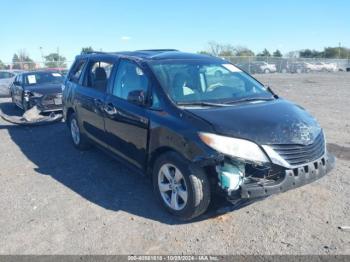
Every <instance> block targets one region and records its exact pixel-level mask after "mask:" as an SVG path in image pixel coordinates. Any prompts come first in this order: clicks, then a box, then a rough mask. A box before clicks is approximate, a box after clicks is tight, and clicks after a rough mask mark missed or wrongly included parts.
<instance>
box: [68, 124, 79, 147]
mask: <svg viewBox="0 0 350 262" xmlns="http://www.w3.org/2000/svg"><path fill="white" fill-rule="evenodd" d="M70 132H71V135H72V139H73V142H74V144H76V145H78V144H79V142H80V130H79V126H78V123H77V120H76V119H75V118H73V119H72V120H71V121H70Z"/></svg>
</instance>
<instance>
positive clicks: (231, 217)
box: [0, 73, 350, 254]
mask: <svg viewBox="0 0 350 262" xmlns="http://www.w3.org/2000/svg"><path fill="white" fill-rule="evenodd" d="M257 77H258V78H259V79H260V80H261V81H262V82H264V83H267V84H270V85H271V86H272V88H273V89H274V90H275V91H276V92H277V93H278V94H280V95H281V96H282V97H284V98H287V99H290V100H293V101H295V102H297V103H299V104H300V105H302V106H304V107H305V108H307V109H308V110H309V111H310V112H311V113H312V114H313V115H314V116H316V117H317V119H318V120H319V122H320V123H321V125H322V126H323V127H324V129H325V131H326V134H327V143H328V148H329V150H330V151H331V152H333V153H334V154H335V155H336V156H337V165H336V168H335V170H334V171H333V172H332V173H331V174H330V175H328V176H326V177H324V178H322V179H321V180H319V181H316V182H314V183H312V184H309V185H306V186H304V187H301V188H298V189H295V190H292V191H288V192H286V193H283V194H280V195H274V196H272V197H270V198H268V199H266V200H264V201H261V202H256V203H254V204H251V205H249V206H246V207H244V208H241V209H238V210H235V211H231V212H228V213H225V214H221V215H216V216H214V214H215V213H216V212H218V210H219V211H220V210H223V207H222V206H219V207H218V206H216V205H213V206H211V207H210V210H209V213H208V214H207V215H206V216H204V217H201V218H200V219H198V220H197V221H195V222H191V223H180V222H178V221H176V220H174V219H173V218H172V217H171V216H170V215H168V214H167V213H165V212H164V211H163V210H162V209H160V208H159V207H158V205H157V203H156V201H155V197H154V196H153V194H152V190H151V186H150V182H149V181H148V180H147V179H145V178H143V177H140V176H139V175H137V174H134V173H133V172H132V171H130V170H128V169H126V168H125V167H123V165H121V164H119V163H118V162H116V161H115V160H113V159H112V158H110V157H109V156H107V155H105V154H104V153H102V152H100V151H99V150H97V149H93V150H91V151H87V152H83V153H81V152H78V151H77V150H75V149H74V148H73V146H72V144H71V143H70V138H69V135H68V132H67V129H66V126H65V124H64V123H57V124H53V125H50V126H41V127H31V128H30V127H18V126H13V125H10V124H8V123H6V122H4V121H2V120H1V121H0V152H1V158H0V184H1V187H0V188H1V190H0V254H169V253H170V254H350V231H343V230H340V229H339V228H338V227H339V226H350V113H349V112H350V103H349V102H350V100H349V97H350V73H349V74H347V73H332V74H331V73H329V74H328V73H325V74H301V75H289V74H284V75H282V74H273V75H260V76H257ZM0 102H2V103H1V105H0V106H1V108H2V109H3V110H4V111H6V112H8V113H10V114H14V113H17V114H18V113H19V111H18V110H16V109H14V107H13V105H11V104H10V103H9V100H6V99H2V100H0ZM224 207H225V206H224Z"/></svg>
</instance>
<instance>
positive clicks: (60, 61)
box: [44, 53, 67, 68]
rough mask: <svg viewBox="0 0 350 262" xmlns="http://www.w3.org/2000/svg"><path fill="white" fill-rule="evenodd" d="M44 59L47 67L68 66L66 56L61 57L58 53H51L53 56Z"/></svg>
mask: <svg viewBox="0 0 350 262" xmlns="http://www.w3.org/2000/svg"><path fill="white" fill-rule="evenodd" d="M44 58H45V66H46V67H51V68H55V67H60V68H65V67H66V66H67V65H66V63H65V62H66V58H65V57H64V56H60V55H59V54H58V53H51V54H49V55H47V56H45V57H44Z"/></svg>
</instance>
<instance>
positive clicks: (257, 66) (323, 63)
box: [5, 56, 350, 74]
mask: <svg viewBox="0 0 350 262" xmlns="http://www.w3.org/2000/svg"><path fill="white" fill-rule="evenodd" d="M222 58H223V59H225V60H227V61H230V62H231V63H233V64H235V65H237V66H239V67H240V68H242V69H243V70H245V71H247V72H248V73H251V74H261V73H265V74H266V73H276V72H277V73H309V72H337V71H350V59H324V58H277V57H257V56H256V57H242V56H230V57H222ZM72 62H73V61H65V62H62V61H58V62H49V63H44V62H16V63H5V65H6V69H18V70H39V69H50V70H56V71H59V72H62V73H66V72H67V71H68V69H69V68H70V66H71V64H72Z"/></svg>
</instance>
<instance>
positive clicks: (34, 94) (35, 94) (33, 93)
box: [31, 92, 43, 98]
mask: <svg viewBox="0 0 350 262" xmlns="http://www.w3.org/2000/svg"><path fill="white" fill-rule="evenodd" d="M31 94H32V96H33V97H37V98H39V97H42V96H43V94H40V93H37V92H31Z"/></svg>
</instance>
